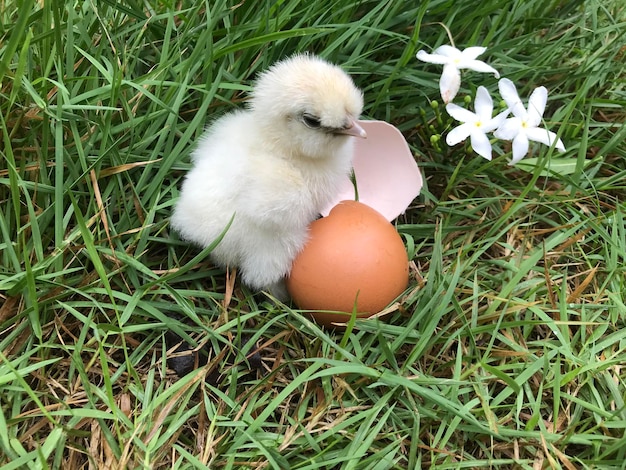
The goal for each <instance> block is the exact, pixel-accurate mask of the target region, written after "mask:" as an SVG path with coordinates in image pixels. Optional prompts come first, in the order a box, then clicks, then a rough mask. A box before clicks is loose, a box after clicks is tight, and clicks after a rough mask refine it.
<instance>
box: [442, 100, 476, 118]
mask: <svg viewBox="0 0 626 470" xmlns="http://www.w3.org/2000/svg"><path fill="white" fill-rule="evenodd" d="M446 111H448V114H449V115H450V116H452V117H453V118H454V119H456V120H457V121H459V122H471V123H474V122H476V121H478V116H476V114H474V113H473V112H471V111H469V110H467V109H465V108H461V107H460V106H457V105H456V104H454V103H449V104H448V105H447V106H446Z"/></svg>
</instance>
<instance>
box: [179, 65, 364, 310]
mask: <svg viewBox="0 0 626 470" xmlns="http://www.w3.org/2000/svg"><path fill="white" fill-rule="evenodd" d="M362 109H363V95H362V93H361V92H360V91H359V90H358V89H357V88H356V86H355V85H354V82H353V81H352V79H351V78H350V77H349V76H348V75H347V74H346V73H345V72H344V71H342V70H341V69H340V68H339V67H337V66H335V65H332V64H330V63H328V62H326V61H325V60H323V59H321V58H319V57H316V56H313V55H308V54H298V55H295V56H293V57H291V58H288V59H286V60H283V61H281V62H278V63H276V64H274V65H273V66H272V67H270V68H269V69H268V70H267V71H265V72H264V73H262V74H261V75H260V77H259V78H258V80H257V81H256V83H255V86H254V89H253V92H252V94H251V99H250V100H249V106H248V108H247V109H245V110H241V111H235V112H233V113H230V114H228V115H226V116H224V117H222V118H220V119H218V120H217V121H216V122H215V123H214V124H213V125H212V126H211V127H210V128H209V129H208V130H207V131H206V133H205V135H204V136H203V137H202V138H201V140H200V141H199V142H198V144H197V147H196V149H195V150H194V151H193V153H192V160H193V168H192V169H191V170H190V171H189V173H188V174H187V176H186V178H185V180H184V182H183V185H182V189H181V192H180V198H179V199H178V201H177V202H176V205H175V208H174V213H173V215H172V219H171V223H172V226H173V227H174V229H175V230H176V231H178V232H179V233H180V235H181V236H182V238H183V239H185V240H188V241H190V242H193V243H196V244H198V245H200V246H201V247H206V246H208V245H209V244H211V243H212V242H214V241H215V239H216V238H217V237H219V235H220V234H221V233H222V232H223V231H224V229H225V228H226V227H227V225H228V223H229V222H230V221H231V219H232V224H231V226H230V227H229V228H228V230H227V232H226V233H225V235H224V238H223V239H222V240H221V241H220V243H219V244H218V245H217V246H216V247H215V249H214V250H213V251H212V253H211V255H212V259H213V260H214V261H215V262H216V263H217V264H219V265H221V266H224V267H228V266H229V267H235V266H236V267H238V271H239V273H240V274H241V278H242V281H243V282H244V283H245V284H247V285H248V286H249V287H251V288H252V289H255V290H267V291H269V292H270V293H272V294H273V295H275V296H277V297H279V298H281V299H285V298H286V290H285V287H284V278H285V276H286V275H287V274H288V273H289V271H290V269H291V264H292V262H293V260H294V258H295V256H296V255H297V254H298V253H299V252H300V251H301V250H302V248H303V247H304V244H305V242H306V240H307V230H308V226H309V224H310V223H311V222H312V221H313V220H315V218H316V217H317V216H318V215H319V213H320V211H321V210H322V208H324V207H325V206H326V205H327V204H329V203H330V201H331V199H332V197H333V196H334V195H335V194H336V193H337V188H338V185H339V183H340V181H341V180H342V179H343V178H345V176H346V175H347V174H349V172H350V170H351V162H352V154H353V141H352V140H353V139H352V137H362V138H364V137H366V133H365V131H364V130H363V128H362V127H361V126H360V125H359V123H358V122H357V119H358V117H359V115H360V114H361V111H362Z"/></svg>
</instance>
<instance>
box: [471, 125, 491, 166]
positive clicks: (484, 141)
mask: <svg viewBox="0 0 626 470" xmlns="http://www.w3.org/2000/svg"><path fill="white" fill-rule="evenodd" d="M474 129H475V130H474V131H473V132H472V133H471V134H470V137H471V140H470V142H471V143H472V148H473V149H474V152H476V153H477V154H478V155H480V156H481V157H483V158H486V159H487V160H491V142H489V139H488V138H487V135H486V134H485V133H484V132H481V131H480V130H479V129H478V128H476V127H475V128H474Z"/></svg>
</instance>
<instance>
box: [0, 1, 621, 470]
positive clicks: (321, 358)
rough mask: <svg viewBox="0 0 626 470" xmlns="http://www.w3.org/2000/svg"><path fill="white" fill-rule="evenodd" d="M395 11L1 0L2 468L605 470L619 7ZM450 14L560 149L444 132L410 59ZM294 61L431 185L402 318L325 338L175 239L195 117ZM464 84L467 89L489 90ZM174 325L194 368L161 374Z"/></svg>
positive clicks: (617, 202)
mask: <svg viewBox="0 0 626 470" xmlns="http://www.w3.org/2000/svg"><path fill="white" fill-rule="evenodd" d="M411 3H412V2H397V1H345V2H330V1H325V0H320V1H318V2H301V1H297V0H296V1H289V2H251V1H248V2H226V1H215V2H157V1H146V2H138V1H135V0H128V1H126V2H113V1H109V0H106V1H99V2H75V3H71V2H70V3H68V2H34V1H33V0H24V1H21V2H16V1H13V0H4V1H1V0H0V18H1V21H0V77H1V80H2V82H1V88H0V127H1V129H2V134H1V137H0V155H1V157H2V158H1V159H0V232H1V233H2V242H1V244H0V406H1V409H2V413H0V464H1V465H3V468H6V469H11V468H16V469H17V468H29V469H37V468H42V469H43V468H63V469H75V468H176V469H182V468H276V469H286V468H291V469H335V468H337V469H350V468H354V469H372V470H380V469H405V468H410V469H413V468H422V467H436V468H441V469H445V468H526V469H531V468H567V469H570V468H622V467H623V466H624V463H623V462H624V461H626V435H625V433H624V431H625V430H626V407H625V403H624V400H626V372H625V371H624V364H625V363H626V329H625V328H624V326H625V319H626V300H625V299H626V280H625V279H626V278H625V275H626V272H625V265H626V223H625V221H626V203H625V202H624V201H625V200H626V184H625V181H626V147H625V146H624V140H625V139H626V127H625V126H624V120H625V118H626V113H625V112H624V106H625V104H626V74H625V70H624V69H625V66H624V63H625V61H626V50H625V49H624V43H625V39H626V8H625V7H624V5H623V2H621V1H620V0H608V1H599V0H595V1H589V2H578V1H576V2H546V1H544V0H541V1H539V0H526V1H511V2H504V1H492V2H478V3H477V2H469V1H449V0H446V1H443V0H439V1H437V0H435V1H427V2H421V3H420V2H413V3H415V4H418V6H411ZM442 24H443V25H445V26H446V27H448V28H449V29H450V31H451V34H452V37H453V40H454V42H455V44H456V45H457V46H458V47H461V48H464V47H467V46H471V45H485V46H487V47H488V51H487V53H486V54H485V56H484V57H482V58H484V59H485V60H487V61H489V62H490V63H491V64H493V65H494V66H495V67H496V68H498V69H499V70H500V72H501V73H502V74H503V75H504V76H506V77H508V78H510V79H512V80H513V81H514V82H515V83H516V84H517V86H518V89H519V90H520V94H521V96H527V95H528V94H529V93H530V92H531V91H532V89H533V88H534V87H536V86H540V85H545V86H546V87H547V88H548V89H549V92H550V95H549V101H548V109H547V111H546V114H545V116H544V117H545V119H546V121H547V122H546V125H547V126H548V127H549V128H550V129H551V130H553V131H555V132H558V133H559V135H560V137H561V138H562V139H563V141H564V143H565V145H566V147H567V152H566V153H565V154H563V155H561V154H557V153H556V152H554V153H552V152H551V151H550V150H548V149H547V148H545V147H539V146H534V147H531V148H532V155H530V156H529V157H530V158H533V159H534V160H532V159H529V160H528V161H526V162H524V163H522V164H520V165H519V166H518V167H509V166H508V165H507V159H508V158H510V155H509V154H505V155H500V156H498V157H496V158H494V160H493V161H492V162H487V161H485V160H483V159H481V158H480V157H478V156H477V155H475V154H474V153H473V152H471V150H469V148H468V147H467V146H466V147H463V146H457V147H455V148H452V149H451V148H448V147H447V146H446V145H445V142H444V140H443V139H441V140H439V141H438V139H439V138H440V137H441V136H442V135H443V136H445V133H446V132H447V130H448V129H449V128H450V122H449V121H448V118H447V116H446V114H445V112H444V111H443V110H441V111H439V109H437V110H435V108H433V106H431V104H430V102H432V101H433V100H434V101H437V100H439V96H438V95H439V92H438V83H437V81H438V78H439V73H440V68H438V67H436V66H433V65H429V64H424V63H420V62H419V61H417V60H416V59H415V52H416V51H417V50H419V49H422V48H425V49H428V50H430V49H432V48H434V47H436V46H438V45H440V44H444V43H448V41H449V40H448V36H447V33H446V31H445V29H444V28H443V27H442ZM303 50H308V51H312V52H316V53H318V54H320V55H322V56H324V57H327V58H328V59H330V60H332V61H334V62H336V63H340V64H342V65H343V66H344V67H345V69H346V70H347V71H349V72H350V73H351V74H352V76H353V77H354V79H355V81H356V82H357V84H358V85H359V86H360V87H361V88H362V89H363V91H364V93H365V102H366V106H365V111H364V115H365V116H366V117H367V118H373V119H382V120H387V121H389V122H391V123H393V124H395V125H396V126H398V127H399V128H400V129H401V130H402V131H403V133H404V135H405V136H406V138H407V141H408V142H409V144H410V146H411V148H412V150H413V152H414V154H415V156H416V159H417V161H418V163H419V165H420V168H421V169H422V172H423V174H424V176H425V187H424V189H423V191H422V194H421V195H420V196H419V197H418V198H417V199H416V200H415V202H414V204H413V205H412V206H411V208H410V209H409V210H408V211H407V213H406V214H405V215H404V216H402V217H401V218H399V219H398V221H397V228H398V231H399V232H400V233H401V234H402V236H403V238H404V239H405V241H406V244H407V248H408V250H409V252H410V253H411V256H412V280H411V285H410V286H409V288H408V289H407V292H406V295H405V296H404V297H403V299H402V302H401V306H400V308H399V309H398V310H397V311H396V312H395V313H393V314H392V315H390V316H389V317H388V318H387V319H386V320H385V321H384V322H380V321H361V322H358V323H357V328H356V329H355V330H354V331H352V332H351V333H349V334H345V335H344V334H342V333H340V332H332V331H324V330H322V329H320V328H319V327H317V326H316V325H315V324H314V323H312V322H310V321H309V320H308V319H307V317H306V316H303V315H302V314H301V313H299V312H298V311H297V310H295V309H294V308H292V307H290V306H282V305H281V306H277V305H275V304H273V303H272V302H270V301H269V300H268V299H266V298H265V297H263V296H262V295H253V293H251V292H249V291H247V290H246V289H245V288H244V287H242V286H240V285H239V283H238V282H236V283H235V290H234V293H233V294H232V296H231V295H230V293H228V294H226V292H230V291H228V290H227V288H228V287H231V286H232V284H231V283H230V282H229V281H228V280H227V278H226V276H225V273H224V272H223V271H222V270H220V269H217V268H215V267H214V266H212V265H211V263H210V261H209V259H208V256H207V255H208V253H209V251H210V250H208V249H207V250H204V251H202V252H200V251H199V250H197V249H196V248H194V247H190V246H188V245H187V244H185V243H183V242H181V241H179V239H178V238H177V237H176V235H175V234H173V233H172V232H171V231H170V228H169V223H168V221H169V217H170V214H171V210H172V205H173V202H174V201H175V200H176V197H177V196H178V191H179V187H180V183H181V179H182V177H183V176H184V174H185V171H186V170H187V169H188V168H189V152H190V150H191V149H192V148H193V143H194V141H195V140H196V139H197V138H198V136H199V135H200V134H201V132H202V130H203V128H204V126H205V125H206V124H208V123H209V122H210V120H211V119H213V118H215V117H217V116H219V115H221V114H223V113H225V112H228V111H229V110H232V109H235V108H237V107H239V106H241V104H242V102H243V100H244V99H245V96H246V91H248V90H249V89H250V85H251V83H252V80H253V78H254V77H255V75H256V74H257V73H258V72H259V71H261V70H264V69H265V68H266V67H267V66H269V65H270V64H272V63H273V62H275V61H276V60H278V59H280V58H283V57H285V56H287V55H289V54H291V53H293V52H295V51H303ZM463 77H464V78H463V82H462V89H461V93H460V99H462V97H463V95H467V94H471V95H473V92H474V90H475V88H476V87H477V86H478V85H481V84H484V85H485V86H487V87H488V88H489V89H490V90H491V91H492V94H494V93H495V90H496V81H495V79H493V77H489V76H486V75H480V74H477V73H472V72H467V73H465V74H464V75H463ZM440 108H441V106H440ZM437 113H439V115H440V116H441V120H440V121H441V122H439V121H438V119H437ZM433 136H435V137H434V138H433ZM168 331H173V332H175V333H177V334H178V335H179V336H181V337H182V338H184V339H185V340H187V341H188V342H190V343H191V344H193V345H196V344H200V345H204V344H207V345H209V346H210V349H211V351H212V354H211V357H209V363H208V365H207V366H205V367H201V368H199V369H196V370H195V371H193V372H191V373H189V374H188V375H186V376H184V377H183V378H181V379H179V378H178V377H177V376H176V375H175V374H174V373H173V372H172V371H171V370H168V369H167V367H166V357H167V356H168V352H167V347H166V343H165V335H166V332H168ZM256 349H259V351H260V355H261V357H262V358H263V366H262V369H260V370H258V369H254V368H253V367H252V364H251V357H252V355H253V354H254V353H255V350H256ZM212 368H215V369H216V370H217V371H219V372H220V373H221V374H222V380H221V382H220V383H219V384H217V385H216V383H215V381H212V380H205V376H207V374H208V373H209V371H210V369H212ZM251 370H252V371H251Z"/></svg>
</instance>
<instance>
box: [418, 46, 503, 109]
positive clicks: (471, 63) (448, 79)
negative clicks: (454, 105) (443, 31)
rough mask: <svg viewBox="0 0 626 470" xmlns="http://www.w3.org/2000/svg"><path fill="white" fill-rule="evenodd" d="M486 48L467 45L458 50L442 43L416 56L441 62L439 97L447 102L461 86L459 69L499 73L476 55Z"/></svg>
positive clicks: (422, 59) (433, 61) (430, 61)
mask: <svg viewBox="0 0 626 470" xmlns="http://www.w3.org/2000/svg"><path fill="white" fill-rule="evenodd" d="M486 50H487V48H486V47H468V48H467V49H464V50H463V51H460V50H459V49H457V48H456V47H452V46H448V45H444V46H439V47H438V48H437V49H435V50H434V51H433V53H432V54H429V53H428V52H426V51H423V50H421V51H418V53H417V55H416V57H417V58H418V59H419V60H421V61H423V62H429V63H431V64H443V73H442V74H441V79H440V80H439V91H440V92H441V98H442V99H443V101H444V102H445V103H446V104H447V103H449V102H450V101H452V100H453V99H454V97H455V96H456V94H457V92H458V91H459V87H460V86H461V72H460V70H461V69H470V70H474V71H476V72H487V73H493V74H494V75H495V77H496V78H500V74H499V73H498V71H497V70H496V69H494V68H493V67H491V66H489V65H487V64H486V63H484V62H483V61H481V60H476V57H478V56H479V55H481V54H482V53H483V52H485V51H486Z"/></svg>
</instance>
